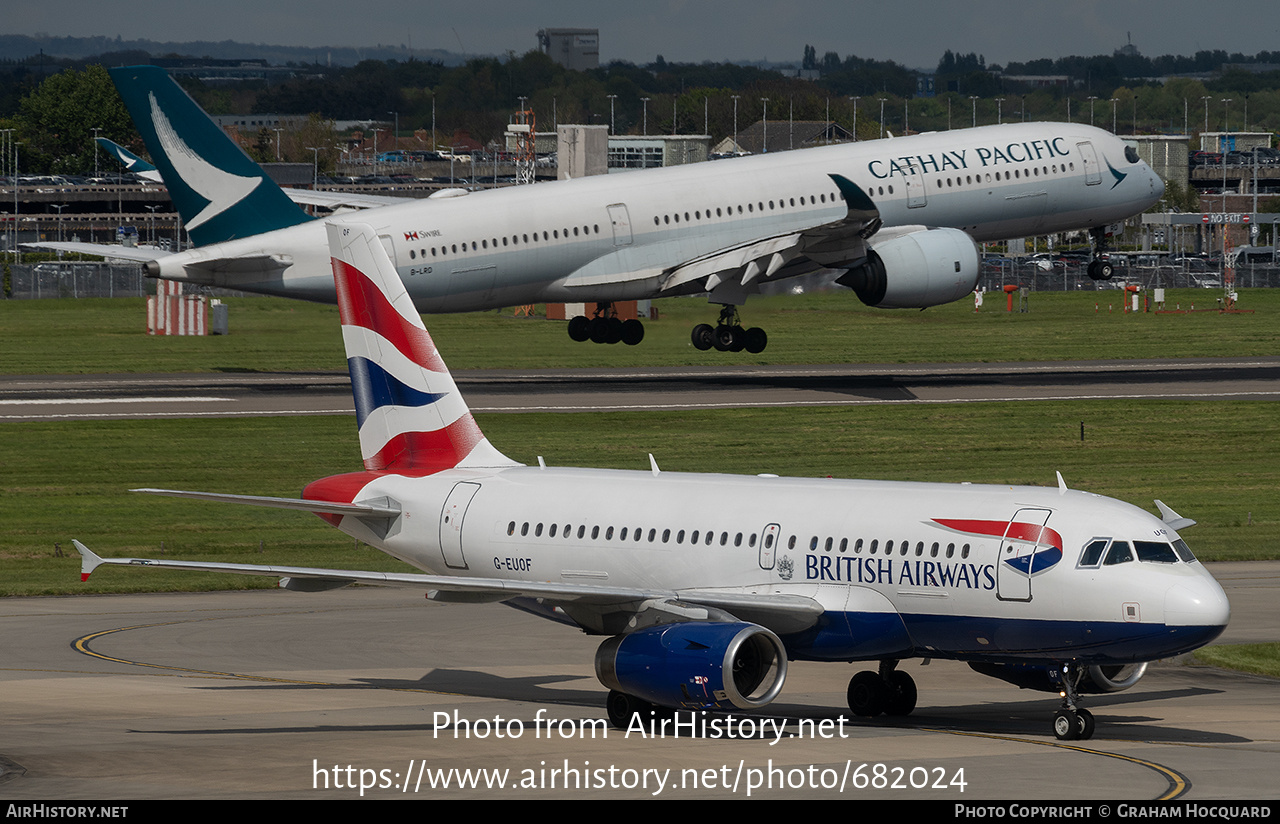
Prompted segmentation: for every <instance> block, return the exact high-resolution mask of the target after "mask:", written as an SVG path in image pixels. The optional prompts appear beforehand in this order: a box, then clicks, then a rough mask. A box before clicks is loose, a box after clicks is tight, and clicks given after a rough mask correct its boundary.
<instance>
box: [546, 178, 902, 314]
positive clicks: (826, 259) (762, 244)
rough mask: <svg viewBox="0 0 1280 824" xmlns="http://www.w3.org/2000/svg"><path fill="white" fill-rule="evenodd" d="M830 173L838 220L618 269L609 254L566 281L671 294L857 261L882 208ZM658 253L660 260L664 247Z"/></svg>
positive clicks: (741, 284) (746, 283)
mask: <svg viewBox="0 0 1280 824" xmlns="http://www.w3.org/2000/svg"><path fill="white" fill-rule="evenodd" d="M830 177H831V179H832V180H833V181H834V182H835V184H836V186H837V188H839V190H840V193H841V195H842V196H843V197H844V200H845V204H846V206H847V212H846V213H845V215H844V217H842V218H841V219H840V220H837V221H833V222H829V223H822V224H815V225H813V226H810V227H806V228H803V229H796V230H791V231H788V232H783V233H779V234H777V235H772V236H769V237H763V238H754V239H752V240H750V241H748V242H746V243H741V244H737V245H735V246H729V247H726V248H724V249H717V250H716V251H714V252H712V253H710V254H707V255H703V256H702V257H698V258H694V259H693V260H681V261H680V262H678V263H676V264H674V265H661V264H658V265H652V266H648V267H645V268H643V269H637V270H634V271H625V272H621V273H619V272H617V271H614V269H613V263H614V262H613V261H612V260H611V257H612V256H606V257H605V258H602V259H601V260H598V261H593V262H592V264H589V265H588V266H587V267H585V268H584V269H583V270H580V271H578V272H575V273H574V274H573V275H571V276H570V277H569V278H568V279H567V280H566V281H565V283H564V285H565V286H567V287H575V286H581V287H592V286H600V285H604V284H608V283H619V282H626V281H634V280H644V279H649V278H656V279H657V282H658V286H659V289H660V290H661V291H662V292H664V293H667V294H682V293H688V292H711V291H714V290H716V289H741V290H745V289H746V288H747V287H748V286H750V285H751V284H752V283H753V282H764V281H769V280H778V279H782V278H788V277H795V276H797V275H802V274H807V273H809V272H813V271H816V270H818V269H822V268H837V269H839V268H848V267H850V266H853V265H855V264H857V263H858V262H860V261H861V260H863V259H864V258H866V256H867V249H868V245H867V239H868V238H870V237H871V236H872V235H874V234H875V233H876V232H877V231H879V229H880V225H881V221H880V211H879V209H878V208H877V207H876V205H875V203H874V202H872V200H871V198H870V197H869V196H868V195H867V193H866V192H864V191H863V190H862V188H861V187H859V186H858V185H857V184H856V183H854V182H853V181H851V180H849V179H848V178H845V177H843V176H842V175H837V174H833V175H831V176H830ZM917 228H921V227H917ZM678 248H679V244H678V243H674V244H673V245H672V251H673V253H674V252H676V251H678ZM654 257H656V258H657V259H658V260H661V259H662V257H663V255H662V254H661V250H660V249H659V250H656V253H655V255H654Z"/></svg>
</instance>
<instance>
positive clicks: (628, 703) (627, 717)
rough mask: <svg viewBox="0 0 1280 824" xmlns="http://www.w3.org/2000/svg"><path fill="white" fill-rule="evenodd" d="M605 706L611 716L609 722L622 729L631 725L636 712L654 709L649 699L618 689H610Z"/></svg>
mask: <svg viewBox="0 0 1280 824" xmlns="http://www.w3.org/2000/svg"><path fill="white" fill-rule="evenodd" d="M604 707H605V712H606V713H607V714H608V716H609V723H610V724H613V726H615V727H617V728H618V729H620V730H625V729H626V728H627V727H628V726H630V725H631V718H632V716H634V715H635V714H636V713H640V712H646V711H648V710H651V709H653V705H652V704H650V703H649V702H648V701H644V700H642V699H639V698H636V697H635V696H634V695H627V694H626V693H625V692H618V691H617V690H609V697H608V698H607V699H606V700H605V705H604Z"/></svg>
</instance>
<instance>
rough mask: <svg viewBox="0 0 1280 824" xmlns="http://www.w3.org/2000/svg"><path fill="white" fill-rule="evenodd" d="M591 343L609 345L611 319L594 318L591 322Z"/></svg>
mask: <svg viewBox="0 0 1280 824" xmlns="http://www.w3.org/2000/svg"><path fill="white" fill-rule="evenodd" d="M590 324H591V325H590V327H589V328H590V330H591V342H592V343H608V342H609V319H608V318H592V319H591V320H590Z"/></svg>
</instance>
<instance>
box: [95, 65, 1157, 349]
mask: <svg viewBox="0 0 1280 824" xmlns="http://www.w3.org/2000/svg"><path fill="white" fill-rule="evenodd" d="M111 75H112V78H113V79H114V80H115V83H116V87H117V88H118V89H119V90H120V95H121V97H122V98H123V99H124V102H125V104H126V106H128V108H129V112H130V114H131V115H132V116H133V121H134V124H135V125H136V126H137V128H138V131H139V132H141V134H142V136H143V139H144V141H145V142H146V145H147V149H148V151H149V152H150V153H151V157H152V160H153V161H154V162H155V164H156V165H157V166H158V167H159V169H160V172H161V175H162V176H163V178H164V180H165V182H166V183H167V184H168V187H169V192H170V194H171V196H172V199H173V203H174V205H175V207H176V208H177V210H178V212H179V214H180V215H181V216H182V219H183V222H184V224H185V226H186V229H187V231H188V233H189V234H190V237H191V239H192V241H193V242H194V244H195V246H196V248H194V249H191V250H188V251H184V252H180V253H177V254H173V255H169V256H165V257H162V258H159V259H156V260H151V261H150V262H148V264H147V270H148V273H149V274H150V275H151V276H153V277H159V278H166V279H171V280H179V281H186V282H189V283H196V284H205V285H210V286H224V287H228V288H233V289H241V290H245V291H250V292H262V293H266V294H273V295H285V296H289V297H297V298H303V299H306V300H318V301H333V299H334V294H333V284H332V282H331V280H330V278H329V275H328V257H327V247H326V244H325V239H324V228H323V225H322V224H321V223H320V222H318V221H316V220H313V219H312V218H311V217H310V216H309V215H307V214H306V213H305V212H304V211H303V210H302V209H301V207H300V206H298V205H297V204H295V203H294V202H293V201H292V200H291V199H290V198H293V199H295V200H298V201H301V202H306V203H313V204H324V205H329V206H339V207H347V208H354V209H359V210H360V211H358V213H356V214H349V213H348V214H345V215H339V216H337V217H336V218H335V219H337V220H338V221H345V220H355V221H360V222H362V223H368V224H370V225H372V226H373V227H374V228H376V229H377V232H378V237H379V238H380V239H381V241H382V243H383V245H384V246H385V247H386V249H387V253H388V254H389V255H390V256H391V259H392V261H394V264H395V267H396V270H397V271H398V272H399V273H400V275H401V276H402V277H403V278H404V281H405V285H406V286H407V288H408V290H409V294H410V296H411V297H412V298H413V302H414V305H415V306H417V308H418V310H419V311H420V312H428V313H436V312H468V311H475V310H482V309H491V308H498V307H502V306H511V305H520V304H529V303H537V302H542V301H549V302H568V303H579V302H585V303H600V304H604V306H603V308H602V309H601V310H600V311H598V312H597V313H596V315H595V317H593V318H587V317H585V316H582V317H580V318H577V319H574V320H573V321H571V322H570V324H569V334H570V335H571V336H572V337H574V338H575V339H576V340H587V339H590V340H593V341H596V342H618V341H623V342H625V343H629V344H635V343H638V342H639V341H640V340H641V339H642V338H643V336H644V327H643V325H642V324H641V323H640V322H639V321H629V322H627V323H623V322H622V321H620V320H619V319H618V318H617V317H616V316H615V314H614V312H613V310H612V306H611V304H612V303H613V302H615V301H622V300H633V299H647V298H656V297H665V296H670V295H686V294H697V293H706V294H707V296H708V300H709V302H710V303H712V304H718V305H720V306H721V311H720V315H719V318H718V320H717V322H716V324H715V325H714V326H713V325H711V324H709V323H703V324H698V326H697V327H696V328H695V329H694V330H693V334H692V339H693V343H694V345H695V346H697V347H698V348H700V349H709V348H711V347H712V346H715V347H716V348H718V349H722V350H730V349H732V350H739V349H743V348H745V349H747V350H748V351H751V352H758V351H760V350H762V349H763V348H764V347H765V345H766V343H767V336H766V334H765V332H764V330H762V329H760V328H758V327H751V328H749V329H744V328H743V326H742V325H741V323H740V321H739V318H738V309H737V307H739V306H741V305H743V304H744V303H745V302H746V300H747V297H748V295H751V294H753V293H756V292H758V291H759V289H760V287H761V285H762V284H764V283H768V282H772V281H777V280H782V279H785V278H790V277H796V276H798V275H803V274H808V273H812V272H814V271H817V270H819V269H824V268H825V269H833V270H839V271H842V272H843V275H841V277H840V278H839V282H840V283H841V284H843V285H845V286H848V287H850V288H852V289H853V290H854V291H855V292H856V293H857V295H858V297H859V298H860V299H861V300H862V301H863V302H864V303H866V304H867V305H870V306H879V307H885V308H923V307H927V306H935V305H938V304H942V303H947V302H949V301H953V300H957V299H959V298H961V297H963V296H965V295H967V294H969V293H970V292H971V291H972V290H973V289H974V286H975V284H976V283H977V279H978V263H979V256H978V252H977V248H976V247H975V245H974V242H975V241H988V240H998V239H1004V238H1012V237H1024V236H1030V235H1037V234H1048V233H1052V232H1062V231H1068V230H1088V231H1089V232H1090V233H1091V234H1092V237H1093V240H1094V244H1095V248H1096V251H1097V259H1095V260H1094V262H1093V264H1092V265H1091V267H1090V274H1091V276H1093V277H1095V278H1106V277H1110V264H1109V263H1107V261H1106V259H1105V255H1104V254H1103V252H1104V250H1105V244H1106V237H1107V228H1108V227H1109V226H1111V225H1112V224H1114V223H1116V222H1117V221H1121V220H1123V219H1125V218H1127V217H1130V216H1132V215H1134V214H1137V213H1139V212H1141V211H1143V210H1144V209H1146V208H1147V207H1148V206H1150V205H1151V204H1153V203H1155V202H1156V201H1157V200H1158V199H1159V198H1160V196H1161V195H1162V194H1163V192H1164V184H1163V183H1162V182H1161V180H1160V178H1159V177H1157V176H1156V174H1155V173H1154V172H1153V171H1152V170H1151V168H1150V167H1148V166H1147V165H1146V164H1145V163H1143V162H1142V161H1141V160H1139V158H1138V156H1137V153H1136V152H1135V151H1134V150H1133V149H1132V148H1128V147H1126V146H1125V144H1124V143H1123V142H1121V141H1120V140H1119V139H1118V138H1116V137H1115V136H1114V135H1112V134H1110V133H1108V132H1104V131H1101V130H1099V129H1094V128H1092V127H1089V126H1083V125H1078V124H1073V123H1027V124H1008V125H1003V126H987V127H982V128H976V129H964V130H959V131H949V132H935V133H929V134H921V135H914V136H911V137H900V138H894V139H889V140H876V141H870V142H863V143H853V144H845V145H839V146H828V147H822V148H813V149H803V150H798V151H790V152H780V153H776V154H768V155H759V156H755V157H744V158H737V159H730V160H718V161H715V162H712V163H700V164H693V165H689V166H679V167H672V168H664V169H650V170H643V171H635V172H627V173H624V174H614V175H605V176H600V177H591V178H584V179H579V180H569V181H559V182H554V183H545V184H538V185H536V186H515V187H508V188H502V189H494V190H489V191H478V192H469V191H466V190H465V189H446V190H443V191H440V192H437V193H436V194H435V195H433V196H432V197H429V198H426V199H423V200H405V199H403V198H391V197H379V196H369V195H339V194H336V193H325V192H303V191H301V190H296V191H293V190H291V192H290V193H289V194H286V193H285V192H283V191H282V190H281V189H280V188H278V187H277V186H276V185H275V184H274V183H272V182H271V181H270V180H269V179H268V178H267V177H266V176H265V175H264V174H263V172H262V170H261V169H260V168H259V167H258V166H257V165H256V164H255V163H254V162H253V161H252V160H250V159H249V158H248V156H246V155H245V154H244V152H242V151H241V150H240V149H239V148H238V147H237V146H236V145H235V144H234V143H233V142H232V141H231V140H230V139H229V138H228V137H227V136H226V135H225V134H224V133H223V132H222V131H221V130H220V129H219V128H218V127H217V126H216V125H214V123H213V122H212V121H211V120H210V119H209V118H208V117H207V116H206V115H205V114H204V112H202V111H201V110H200V108H199V107H198V106H197V105H196V103H195V102H194V101H193V100H192V99H191V98H190V97H188V96H187V95H186V93H185V92H183V91H182V90H181V89H180V88H179V87H178V86H177V85H176V84H175V83H174V82H173V81H172V80H171V79H170V78H169V76H168V74H166V73H165V71H164V70H163V69H160V68H156V67H152V66H134V67H126V68H116V69H112V70H111ZM117 256H118V255H117Z"/></svg>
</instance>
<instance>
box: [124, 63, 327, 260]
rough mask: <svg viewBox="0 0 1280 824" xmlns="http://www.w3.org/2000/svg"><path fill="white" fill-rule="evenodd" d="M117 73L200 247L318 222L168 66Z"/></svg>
mask: <svg viewBox="0 0 1280 824" xmlns="http://www.w3.org/2000/svg"><path fill="white" fill-rule="evenodd" d="M109 71H110V73H111V79H112V80H113V81H114V82H115V84H116V89H117V90H118V91H119V92H120V97H121V99H122V100H124V104H125V106H126V107H127V108H128V109H129V114H130V116H132V118H133V125H134V126H135V127H137V129H138V132H139V133H140V134H141V135H142V140H143V142H145V143H146V144H147V151H148V152H150V153H151V159H152V160H153V161H154V162H155V164H156V166H157V167H158V168H159V170H160V174H161V176H163V178H164V181H165V185H167V186H168V188H169V196H170V197H171V198H172V200H173V205H174V206H175V207H176V208H177V210H178V214H179V215H181V216H182V223H183V225H184V226H185V227H186V229H187V233H188V234H189V235H191V240H192V242H194V243H195V244H196V245H197V246H205V245H207V244H210V243H219V242H221V241H224V240H232V239H234V238H241V237H249V236H251V235H257V234H262V233H263V232H270V231H272V230H275V229H283V228H285V227H287V226H295V225H297V224H299V223H304V222H306V221H308V220H311V219H312V218H311V217H310V216H309V215H307V214H306V213H305V212H303V211H302V209H300V208H298V206H297V205H295V204H294V203H293V201H291V200H289V198H288V197H287V196H286V195H285V193H284V192H282V191H281V190H280V187H279V186H277V185H276V184H275V183H274V182H273V181H271V180H270V179H269V178H268V177H267V176H266V174H265V173H264V172H263V171H262V169H261V167H259V166H258V164H256V163H254V162H253V161H252V160H250V159H249V156H248V155H246V154H245V153H244V152H243V151H241V149H240V147H239V146H237V145H236V144H235V143H234V142H233V141H232V140H231V138H229V137H228V136H227V135H226V134H225V133H224V132H223V131H222V129H220V128H218V125H217V124H216V123H214V122H213V121H212V120H210V119H209V117H208V115H206V114H205V113H204V111H203V110H202V109H201V108H200V107H199V106H198V105H196V102H195V101H194V100H192V99H191V97H190V96H189V95H188V94H187V93H186V92H184V91H183V90H182V89H181V88H180V87H179V86H178V84H177V83H175V82H173V79H172V78H170V77H169V74H168V72H166V71H165V70H164V69H161V68H159V67H157V66H124V67H120V68H115V69H110V70H109Z"/></svg>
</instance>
